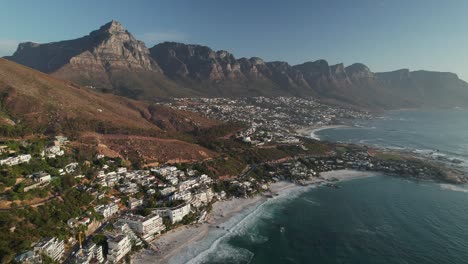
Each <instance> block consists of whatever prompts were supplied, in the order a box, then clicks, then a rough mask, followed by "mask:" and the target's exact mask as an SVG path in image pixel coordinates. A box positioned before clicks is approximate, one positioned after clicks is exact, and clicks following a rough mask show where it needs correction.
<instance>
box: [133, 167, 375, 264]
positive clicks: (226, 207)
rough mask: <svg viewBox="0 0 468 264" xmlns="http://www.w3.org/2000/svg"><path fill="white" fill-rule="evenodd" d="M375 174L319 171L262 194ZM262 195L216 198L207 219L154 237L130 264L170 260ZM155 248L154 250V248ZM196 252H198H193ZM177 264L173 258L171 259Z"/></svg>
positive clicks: (256, 202)
mask: <svg viewBox="0 0 468 264" xmlns="http://www.w3.org/2000/svg"><path fill="white" fill-rule="evenodd" d="M373 175H377V174H376V173H371V172H365V171H354V170H337V171H329V172H324V173H321V177H320V178H314V179H311V180H310V181H307V186H300V185H298V184H296V183H292V182H288V181H279V182H275V183H272V184H270V191H269V192H267V193H266V195H268V194H270V195H272V196H277V195H280V194H281V193H284V192H285V191H287V190H289V189H291V188H294V187H297V188H307V187H309V188H310V187H313V186H320V185H321V184H324V183H327V182H330V181H331V180H338V181H343V180H353V179H358V178H367V177H370V176H373ZM266 195H265V194H259V195H256V196H254V197H249V198H233V199H230V200H224V201H218V202H215V203H214V204H213V209H212V211H211V212H210V213H209V214H208V218H207V219H208V220H207V221H206V222H205V223H201V224H191V225H186V226H180V227H178V228H176V229H174V230H171V231H169V232H167V233H164V234H162V235H160V236H158V237H157V238H156V239H155V240H154V241H153V242H151V243H150V247H149V248H148V249H145V250H143V251H140V252H138V253H136V254H135V255H134V256H132V260H133V261H134V263H136V264H138V263H140V264H143V263H171V262H172V261H171V259H172V258H174V257H176V256H177V255H178V254H180V253H182V252H185V251H188V250H189V248H190V246H191V245H193V243H194V242H203V240H205V239H207V237H208V235H209V234H210V231H212V232H216V231H217V230H219V231H224V230H225V227H223V225H225V224H226V223H227V222H228V221H230V220H231V219H233V218H234V217H235V216H237V215H239V214H241V213H242V212H245V211H248V210H249V209H252V208H253V207H257V206H259V205H261V204H263V203H264V202H266V201H267V200H268V199H272V198H267V196H266ZM218 239H219V238H218ZM156 250H157V251H156ZM197 255H198V254H197ZM175 262H176V263H177V261H175Z"/></svg>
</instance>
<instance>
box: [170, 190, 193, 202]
mask: <svg viewBox="0 0 468 264" xmlns="http://www.w3.org/2000/svg"><path fill="white" fill-rule="evenodd" d="M190 199H192V194H191V193H190V192H189V191H185V192H176V193H174V194H173V195H171V196H170V197H169V200H170V201H175V200H184V201H188V200H190Z"/></svg>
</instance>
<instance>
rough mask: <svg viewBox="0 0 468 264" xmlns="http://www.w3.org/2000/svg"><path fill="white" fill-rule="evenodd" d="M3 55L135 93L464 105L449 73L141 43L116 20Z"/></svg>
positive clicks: (465, 92) (463, 92)
mask: <svg viewBox="0 0 468 264" xmlns="http://www.w3.org/2000/svg"><path fill="white" fill-rule="evenodd" d="M8 59H10V60H13V61H16V62H19V63H21V64H24V65H27V66H29V67H32V68H35V69H37V70H40V71H42V72H46V73H51V74H52V75H54V76H56V77H60V78H62V79H67V80H72V81H74V82H77V83H79V84H81V85H86V86H92V87H95V88H97V89H101V90H108V91H111V92H112V93H116V94H119V95H124V96H128V97H132V98H137V99H147V100H151V99H154V98H155V97H173V96H175V97H180V96H227V97H230V96H315V97H319V98H321V99H323V100H328V101H333V102H338V103H346V104H350V105H357V106H363V107H375V108H400V107H421V106H437V107H439V106H458V105H464V106H466V105H468V100H466V99H467V98H468V85H467V84H466V83H465V82H464V81H462V80H460V79H459V78H458V77H457V76H456V75H454V74H451V73H439V72H428V71H417V72H410V71H409V70H398V71H394V72H387V73H373V72H372V71H371V70H370V69H369V68H368V67H367V66H366V65H364V64H362V63H355V64H352V65H350V66H347V67H345V65H343V64H342V63H340V64H336V65H329V63H328V62H327V61H325V60H317V61H313V62H305V63H303V64H299V65H295V66H292V65H290V64H288V63H287V62H282V61H274V62H265V61H264V60H262V59H261V58H258V57H252V58H250V59H248V58H240V59H237V58H236V57H235V56H234V55H233V54H231V53H229V52H228V51H224V50H221V51H215V50H212V49H211V48H209V47H207V46H202V45H188V44H183V43H175V42H164V43H160V44H157V45H155V46H154V47H152V48H151V49H147V48H146V46H145V45H144V43H142V42H140V41H138V40H136V39H135V38H134V37H133V36H132V35H131V34H130V33H129V32H128V31H126V30H125V29H124V28H123V27H122V25H121V24H120V23H118V22H116V21H111V22H109V23H108V24H106V25H104V26H102V27H101V28H100V29H98V30H96V31H93V32H91V33H90V34H89V35H87V36H84V37H82V38H79V39H75V40H67V41H61V42H54V43H48V44H36V43H31V42H27V43H22V44H20V45H19V47H18V50H17V51H16V52H15V54H14V55H13V56H11V57H8Z"/></svg>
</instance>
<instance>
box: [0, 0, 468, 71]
mask: <svg viewBox="0 0 468 264" xmlns="http://www.w3.org/2000/svg"><path fill="white" fill-rule="evenodd" d="M467 11H468V1H465V0H447V1H441V0H380V1H379V0H342V1H338V0H321V1H319V0H301V1H299V0H297V1H294V0H287V1H286V0H282V1H277V0H263V1H260V0H257V1H256V0H231V1H223V0H185V1H184V0H170V1H157V0H153V1H151V0H148V1H144V0H140V1H128V0H125V1H120V0H112V1H107V0H94V1H90V0H80V1H76V0H73V1H65V0H62V1H59V0H56V1H48V0H41V1H35V0H29V1H23V0H3V1H1V2H0V55H2V56H3V55H9V54H11V53H13V52H14V50H15V49H16V45H17V43H18V42H22V41H34V42H51V41H59V40H64V39H71V38H76V37H80V36H83V35H86V34H88V33H89V32H90V31H92V30H94V29H97V28H99V26H101V25H103V24H105V23H106V22H108V21H110V20H111V19H116V20H118V21H120V22H121V23H122V24H123V25H124V27H126V28H127V29H128V30H129V31H130V32H132V33H133V34H134V35H135V36H136V37H137V38H138V39H140V40H143V41H145V42H146V44H147V46H148V47H151V46H153V45H154V44H155V43H158V42H161V41H168V40H169V41H180V42H184V43H196V44H204V45H208V46H210V47H212V48H214V49H224V50H228V51H230V52H232V53H233V54H234V55H235V56H236V57H238V58H240V57H251V56H259V57H262V58H264V59H265V60H268V61H271V60H284V61H288V62H289V63H291V64H297V63H301V62H304V61H311V60H316V59H326V60H328V61H329V62H330V63H339V62H343V63H344V64H345V65H349V64H351V63H354V62H362V63H364V64H366V65H368V66H369V67H370V68H371V69H372V70H373V71H388V70H394V69H399V68H410V69H411V70H418V69H428V70H439V71H451V72H455V73H457V74H459V75H460V76H461V77H462V78H463V79H465V80H468V34H467V33H468V32H467V28H468V14H467Z"/></svg>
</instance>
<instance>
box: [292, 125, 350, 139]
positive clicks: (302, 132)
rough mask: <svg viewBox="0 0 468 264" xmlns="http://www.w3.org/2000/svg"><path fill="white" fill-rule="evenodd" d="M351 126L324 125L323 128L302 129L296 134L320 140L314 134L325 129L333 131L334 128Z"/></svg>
mask: <svg viewBox="0 0 468 264" xmlns="http://www.w3.org/2000/svg"><path fill="white" fill-rule="evenodd" d="M351 127H352V126H349V125H325V126H310V127H304V128H300V129H297V130H296V133H297V134H299V135H302V136H305V137H308V138H312V139H315V140H320V137H318V136H317V135H316V134H315V133H317V132H319V131H322V130H326V129H334V128H351Z"/></svg>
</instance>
